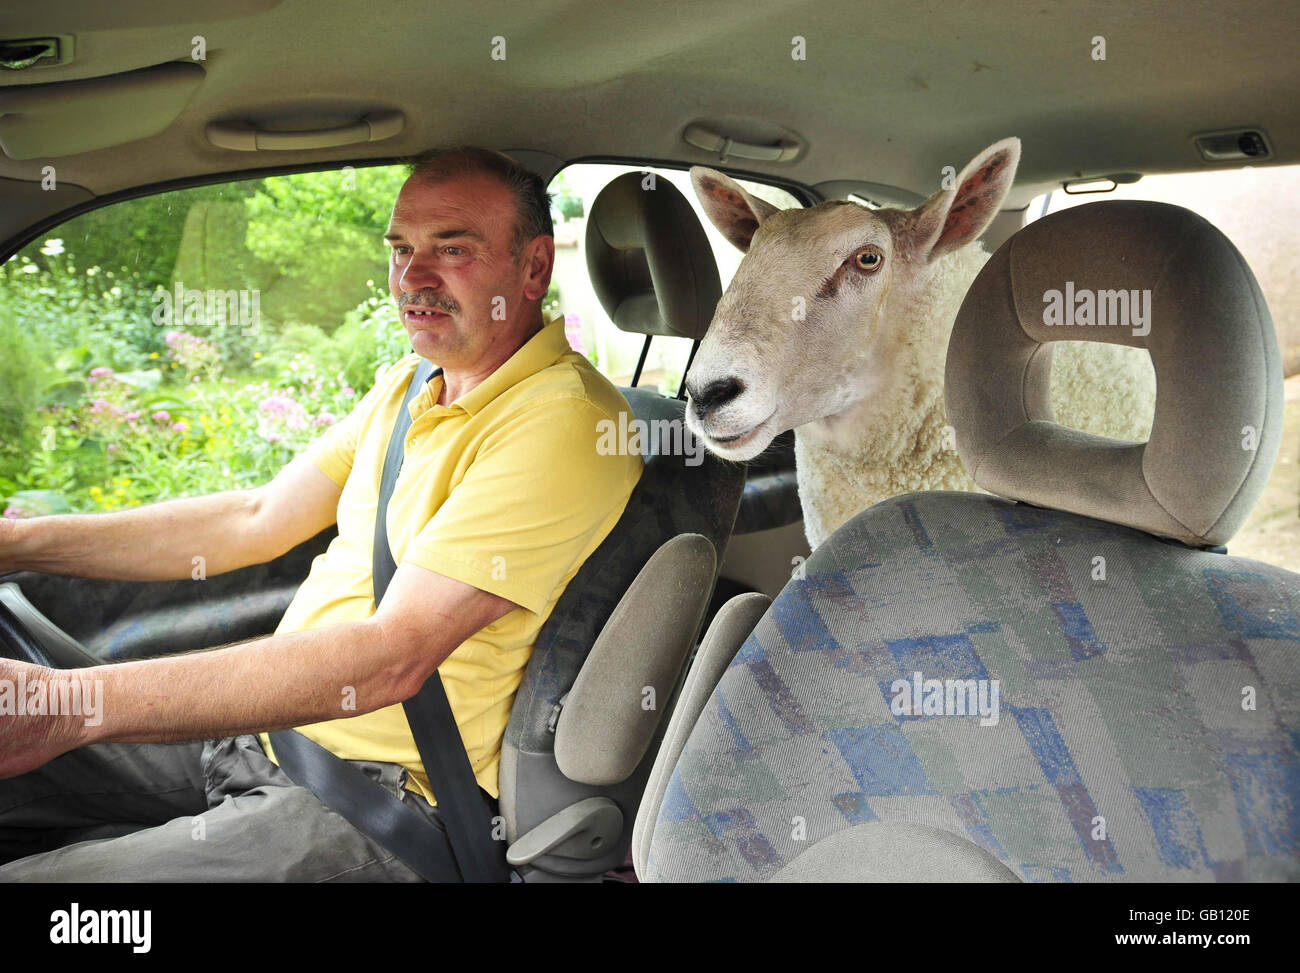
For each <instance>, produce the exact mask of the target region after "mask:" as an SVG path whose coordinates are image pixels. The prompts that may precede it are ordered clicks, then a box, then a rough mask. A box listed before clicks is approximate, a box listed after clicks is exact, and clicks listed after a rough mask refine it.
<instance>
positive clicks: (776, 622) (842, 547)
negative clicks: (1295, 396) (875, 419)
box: [634, 202, 1300, 882]
mask: <svg viewBox="0 0 1300 973" xmlns="http://www.w3.org/2000/svg"><path fill="white" fill-rule="evenodd" d="M1067 282H1070V287H1071V288H1072V289H1073V290H1074V291H1075V292H1076V293H1080V292H1083V291H1091V292H1093V293H1094V294H1095V293H1096V292H1098V291H1107V292H1110V293H1112V294H1113V293H1115V292H1118V291H1119V290H1125V291H1128V292H1129V293H1130V294H1132V293H1133V292H1138V293H1139V294H1140V293H1141V292H1143V291H1146V294H1147V296H1144V297H1141V298H1140V299H1142V300H1149V308H1150V312H1151V313H1150V316H1149V318H1148V319H1147V323H1146V325H1142V326H1136V327H1123V326H1120V327H1116V326H1109V327H1081V328H1069V329H1061V328H1058V327H1056V326H1054V325H1051V324H1047V323H1045V322H1044V319H1043V308H1044V306H1045V300H1050V299H1051V297H1050V292H1051V291H1053V290H1057V291H1062V290H1064V288H1065V285H1066V283H1067ZM1045 295H1047V297H1046V298H1045ZM1144 332H1145V333H1144ZM1056 340H1096V341H1112V342H1118V343H1123V344H1128V345H1134V346H1138V347H1144V348H1146V349H1147V350H1148V352H1149V353H1150V355H1151V358H1152V362H1153V364H1154V366H1155V370H1156V375H1157V377H1158V381H1159V386H1158V389H1157V400H1156V406H1155V418H1154V421H1153V425H1152V431H1151V435H1150V438H1149V440H1148V441H1147V442H1146V443H1119V442H1114V441H1111V440H1106V439H1102V438H1099V437H1095V436H1089V435H1086V434H1083V433H1080V432H1077V431H1074V430H1070V429H1066V428H1064V427H1062V426H1059V425H1057V424H1056V423H1055V422H1054V420H1053V416H1052V413H1051V408H1050V404H1049V403H1048V401H1047V387H1048V381H1049V376H1050V352H1051V346H1050V342H1052V341H1056ZM947 403H948V416H949V421H950V422H951V423H952V424H953V426H954V428H955V430H956V439H957V447H958V449H959V451H960V453H961V457H962V460H963V462H964V463H965V464H966V467H967V469H968V470H970V471H971V473H972V475H973V477H974V478H975V480H976V482H977V483H979V484H980V485H981V486H982V487H984V488H985V489H988V490H991V491H993V492H995V493H997V494H1000V496H997V497H994V496H984V495H978V494H963V493H920V494H911V495H908V496H904V497H897V498H894V499H892V500H888V501H885V502H884V503H881V504H878V505H876V506H874V507H872V508H871V509H869V510H866V511H864V512H862V513H860V514H858V515H857V516H856V517H855V518H854V519H852V520H851V521H850V522H849V523H847V524H845V525H844V526H843V527H842V528H841V529H840V530H838V531H837V532H836V533H835V534H834V535H833V536H832V537H831V538H830V539H829V540H828V541H827V542H826V543H825V544H824V545H822V546H821V547H820V548H819V549H818V550H817V551H815V552H814V553H813V555H812V557H810V558H809V560H808V561H807V563H806V565H805V568H806V573H805V577H804V578H802V579H795V580H792V581H791V582H790V583H789V584H788V585H787V586H786V588H785V589H784V590H783V591H782V592H781V594H780V596H779V597H778V598H777V600H776V601H775V602H774V603H773V604H772V606H771V607H770V609H769V610H768V611H767V612H766V614H764V615H763V617H762V618H761V620H760V621H759V622H758V624H757V626H756V627H755V628H754V629H753V631H752V633H750V634H749V635H748V637H747V638H744V639H743V641H742V640H740V639H737V640H735V641H734V644H733V645H732V646H731V647H730V648H729V649H727V650H726V651H727V652H728V653H734V655H732V656H731V657H730V661H729V664H726V665H725V668H724V666H723V664H721V663H718V662H717V660H713V664H714V665H715V666H716V669H717V672H718V673H719V675H718V678H717V681H716V685H715V688H714V689H713V692H712V694H711V695H710V696H709V697H708V700H707V703H705V704H703V705H702V706H701V707H699V708H698V713H696V712H695V711H691V712H689V713H687V714H685V716H686V718H689V719H691V721H692V722H691V723H690V725H689V726H688V727H685V728H682V727H679V726H676V725H674V726H673V727H670V730H669V736H670V738H672V737H675V736H676V737H680V739H681V741H682V742H681V743H680V745H677V746H672V747H669V746H666V747H665V748H664V750H662V751H661V754H660V758H661V761H662V762H663V763H662V765H661V766H656V768H655V772H654V775H653V776H652V780H662V786H661V787H660V788H658V789H657V790H654V789H652V793H651V794H650V795H648V796H647V801H648V802H650V804H648V806H647V807H646V808H644V809H643V817H642V820H643V821H644V822H645V825H646V830H645V832H644V833H642V832H641V831H639V832H638V835H637V836H636V838H635V839H634V847H636V848H637V866H638V873H639V874H640V876H641V878H642V879H643V880H660V881H761V880H776V881H816V880H850V881H870V880H882V881H887V880H986V881H1016V880H1021V881H1072V882H1079V881H1243V880H1244V881H1259V880H1289V881H1295V880H1297V879H1300V758H1298V756H1297V748H1298V745H1300V575H1296V574H1294V573H1291V572H1289V571H1286V570H1283V569H1281V568H1277V567H1273V566H1270V565H1267V564H1263V563H1260V562H1257V561H1252V560H1248V559H1245V558H1240V557H1235V556H1231V555H1230V554H1228V553H1225V550H1224V548H1223V547H1222V546H1221V545H1223V544H1224V543H1226V542H1227V541H1228V540H1229V539H1230V537H1231V536H1232V534H1233V533H1234V532H1235V531H1236V530H1237V528H1238V527H1239V526H1240V525H1241V524H1242V522H1244V520H1245V518H1246V517H1247V515H1248V514H1249V512H1250V510H1251V507H1252V506H1253V504H1254V502H1255V501H1256V500H1257V499H1258V497H1259V494H1260V492H1261V490H1262V489H1263V486H1264V483H1265V481H1266V480H1267V478H1268V475H1269V472H1270V470H1271V468H1272V465H1273V462H1274V459H1275V458H1276V453H1277V448H1278V442H1279V435H1280V428H1281V421H1282V376H1281V366H1280V362H1279V355H1278V349H1277V342H1276V337H1275V334H1274V330H1273V325H1272V321H1271V319H1270V317H1269V314H1268V310H1267V307H1266V306H1265V303H1264V300H1263V297H1262V295H1261V294H1260V291H1259V288H1258V286H1257V284H1256V282H1255V280H1254V277H1253V275H1252V274H1251V273H1250V270H1249V269H1248V267H1247V266H1246V264H1245V262H1244V260H1242V259H1241V256H1240V254H1238V253H1237V251H1236V250H1235V248H1233V246H1232V244H1231V243H1230V242H1229V241H1228V240H1227V239H1226V238H1225V237H1224V236H1223V235H1222V234H1221V233H1219V232H1218V231H1217V230H1216V229H1215V228H1214V227H1212V226H1210V224H1208V223H1206V222H1205V221H1204V220H1203V219H1201V218H1200V217H1198V216H1196V215H1195V214H1192V213H1190V212H1188V211H1186V210H1183V209H1180V208H1178V207H1173V206H1168V205H1165V204H1156V203H1133V202H1113V203H1097V204H1093V205H1089V206H1084V207H1078V208H1075V209H1071V210H1066V211H1063V212H1061V213H1058V214H1054V215H1052V216H1049V217H1046V218H1044V219H1041V220H1039V221H1037V222H1035V223H1034V224H1031V225H1030V226H1029V227H1027V228H1025V229H1024V230H1021V231H1020V232H1019V233H1017V234H1016V235H1015V236H1013V237H1012V238H1011V239H1010V240H1008V241H1007V243H1005V244H1004V245H1003V246H1002V247H1001V248H1000V249H999V250H998V251H997V253H996V254H995V255H994V256H993V257H992V258H990V260H989V262H988V264H987V265H986V266H985V268H984V270H983V271H982V272H981V274H980V275H979V277H978V278H977V279H976V281H975V283H974V284H973V285H972V287H971V290H970V292H969V294H968V295H967V298H966V300H965V302H964V304H963V306H962V309H961V312H960V313H959V315H958V319H957V322H956V325H955V327H954V332H953V336H952V340H951V342H950V346H949V353H948V366H947ZM710 635H711V636H712V633H710ZM709 642H710V640H709V639H706V646H707V645H709ZM702 651H703V650H702ZM707 661H709V660H706V662H707ZM678 715H679V716H680V715H683V713H682V712H681V711H679V714H678Z"/></svg>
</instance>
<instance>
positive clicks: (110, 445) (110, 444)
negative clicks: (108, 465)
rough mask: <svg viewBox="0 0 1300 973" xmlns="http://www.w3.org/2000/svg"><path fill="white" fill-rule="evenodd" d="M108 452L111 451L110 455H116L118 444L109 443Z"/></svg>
mask: <svg viewBox="0 0 1300 973" xmlns="http://www.w3.org/2000/svg"><path fill="white" fill-rule="evenodd" d="M108 451H109V452H110V453H116V452H117V443H109V444H108Z"/></svg>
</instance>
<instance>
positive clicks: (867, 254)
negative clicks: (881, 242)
mask: <svg viewBox="0 0 1300 973" xmlns="http://www.w3.org/2000/svg"><path fill="white" fill-rule="evenodd" d="M853 262H854V263H855V264H857V266H858V269H859V270H866V271H873V270H879V269H880V265H881V264H882V263H884V262H885V257H884V255H883V254H882V253H881V252H880V251H879V250H876V249H875V248H870V249H867V250H859V251H858V252H857V253H856V254H854V255H853Z"/></svg>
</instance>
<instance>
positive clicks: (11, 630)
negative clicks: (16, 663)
mask: <svg viewBox="0 0 1300 973" xmlns="http://www.w3.org/2000/svg"><path fill="white" fill-rule="evenodd" d="M0 655H2V656H4V657H5V658H6V659H20V660H22V661H24V662H35V663H37V664H38V665H42V666H51V667H53V666H54V661H53V660H52V659H51V658H50V657H49V656H48V655H46V654H45V650H44V649H43V648H41V646H40V644H39V643H37V641H36V640H35V639H34V638H32V636H31V633H30V632H28V631H27V629H25V628H24V627H23V625H22V623H21V622H20V621H18V617H17V616H16V615H14V613H13V611H12V610H11V609H10V607H9V606H8V605H6V604H5V603H4V602H2V601H0Z"/></svg>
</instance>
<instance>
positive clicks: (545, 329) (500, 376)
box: [410, 314, 573, 419]
mask: <svg viewBox="0 0 1300 973" xmlns="http://www.w3.org/2000/svg"><path fill="white" fill-rule="evenodd" d="M572 350H573V349H572V348H570V347H569V339H568V338H567V337H565V334H564V315H563V314H557V315H555V316H554V317H552V318H551V319H550V321H548V322H547V323H545V324H543V325H542V329H541V330H540V331H538V332H537V333H536V334H535V335H533V336H532V337H531V338H529V339H528V340H527V341H525V342H524V343H523V345H521V346H520V348H519V350H518V351H516V352H515V353H514V354H513V355H511V356H510V357H509V358H507V359H506V360H505V361H504V362H502V363H501V366H500V367H499V368H497V370H496V371H495V372H493V373H492V374H491V375H489V376H488V377H487V378H486V379H484V380H483V381H482V382H480V383H479V384H478V385H476V386H475V387H474V388H472V389H470V391H468V392H466V393H465V394H464V395H462V396H461V397H460V398H459V399H457V400H456V401H455V402H452V403H450V404H449V405H447V406H443V407H442V408H446V409H463V410H464V411H465V412H467V413H468V414H469V415H471V416H472V415H474V414H476V413H477V412H479V411H480V410H482V409H483V408H485V407H486V406H487V405H488V404H489V403H491V402H492V400H493V399H495V398H496V397H497V396H498V395H500V394H501V393H503V392H505V391H506V390H507V389H510V388H511V387H513V386H515V385H517V384H518V383H520V382H522V381H523V380H524V379H526V378H528V376H530V375H535V374H536V373H537V372H540V371H541V370H542V369H544V368H548V367H550V366H551V365H553V364H555V362H557V361H558V360H559V359H560V358H561V357H563V356H564V355H567V354H568V353H569V352H571V351H572ZM434 379H438V380H439V382H441V380H442V369H441V368H439V369H438V370H437V371H436V372H434V373H433V375H432V376H431V377H430V379H429V383H428V384H427V385H426V386H425V389H424V391H423V392H422V393H421V395H420V396H418V397H417V398H415V399H414V400H413V401H412V402H411V405H410V411H411V417H412V418H413V419H414V418H418V417H419V413H421V412H423V411H424V410H425V409H428V408H429V404H428V401H427V399H426V397H433V399H434V401H435V402H436V401H437V398H436V397H437V395H438V393H439V392H440V391H441V387H440V384H439V385H435V384H434ZM422 400H423V401H422ZM433 408H438V406H433Z"/></svg>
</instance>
